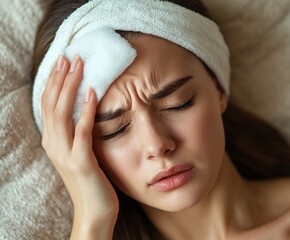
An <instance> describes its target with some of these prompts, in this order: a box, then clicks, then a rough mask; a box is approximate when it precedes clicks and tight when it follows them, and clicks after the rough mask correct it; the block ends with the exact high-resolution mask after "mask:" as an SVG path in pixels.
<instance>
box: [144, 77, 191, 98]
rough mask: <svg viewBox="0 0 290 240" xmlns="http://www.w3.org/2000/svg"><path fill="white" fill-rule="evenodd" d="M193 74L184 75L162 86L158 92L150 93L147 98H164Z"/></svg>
mask: <svg viewBox="0 0 290 240" xmlns="http://www.w3.org/2000/svg"><path fill="white" fill-rule="evenodd" d="M192 77H193V76H186V77H183V78H180V79H177V80H175V81H174V82H172V83H170V84H168V85H166V86H164V87H163V88H162V89H161V90H160V91H159V92H157V93H154V94H152V95H151V96H150V97H149V100H158V99H160V98H164V97H167V96H169V95H170V94H172V93H173V92H175V91H177V90H178V89H179V88H181V87H182V86H183V85H184V84H185V83H187V82H188V80H189V79H191V78H192Z"/></svg>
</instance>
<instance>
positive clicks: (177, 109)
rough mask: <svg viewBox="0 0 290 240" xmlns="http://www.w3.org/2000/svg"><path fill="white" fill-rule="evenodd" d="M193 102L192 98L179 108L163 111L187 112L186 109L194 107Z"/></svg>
mask: <svg viewBox="0 0 290 240" xmlns="http://www.w3.org/2000/svg"><path fill="white" fill-rule="evenodd" d="M193 100H194V99H193V98H191V99H189V100H188V101H186V102H185V103H183V104H181V105H178V106H175V107H170V108H166V109H163V110H162V111H169V112H172V111H182V110H186V109H188V108H190V107H191V106H192V105H193Z"/></svg>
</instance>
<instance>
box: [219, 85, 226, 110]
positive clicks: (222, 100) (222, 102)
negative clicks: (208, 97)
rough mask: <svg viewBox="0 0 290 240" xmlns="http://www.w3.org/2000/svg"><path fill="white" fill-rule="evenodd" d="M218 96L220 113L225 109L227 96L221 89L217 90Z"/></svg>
mask: <svg viewBox="0 0 290 240" xmlns="http://www.w3.org/2000/svg"><path fill="white" fill-rule="evenodd" d="M219 98H220V109H221V113H222V114H223V113H224V112H225V110H226V109H227V105H228V96H227V94H226V93H225V92H224V91H223V90H221V91H219Z"/></svg>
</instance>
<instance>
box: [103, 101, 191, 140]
mask: <svg viewBox="0 0 290 240" xmlns="http://www.w3.org/2000/svg"><path fill="white" fill-rule="evenodd" d="M192 105H193V98H191V99H189V100H188V101H187V102H185V103H183V104H181V105H179V106H176V107H171V108H167V109H164V110H162V111H169V112H173V111H182V110H186V109H188V108H190V107H191V106H192ZM130 123H131V122H129V123H128V124H126V125H125V126H124V127H121V128H120V129H118V130H117V131H116V132H114V133H111V134H108V135H103V136H101V139H102V140H103V141H107V140H110V139H113V138H116V137H117V136H119V135H120V134H122V133H123V132H125V131H126V130H127V128H128V126H129V125H130Z"/></svg>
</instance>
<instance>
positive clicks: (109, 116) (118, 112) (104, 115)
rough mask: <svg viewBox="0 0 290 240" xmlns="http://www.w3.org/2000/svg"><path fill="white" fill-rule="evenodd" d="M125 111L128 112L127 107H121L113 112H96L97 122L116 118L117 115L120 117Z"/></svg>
mask: <svg viewBox="0 0 290 240" xmlns="http://www.w3.org/2000/svg"><path fill="white" fill-rule="evenodd" d="M124 112H126V110H125V109H122V108H119V109H117V110H115V111H113V112H104V113H100V114H96V116H95V122H105V121H109V120H112V119H115V118H117V117H120V116H121V115H122V114H123V113H124Z"/></svg>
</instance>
